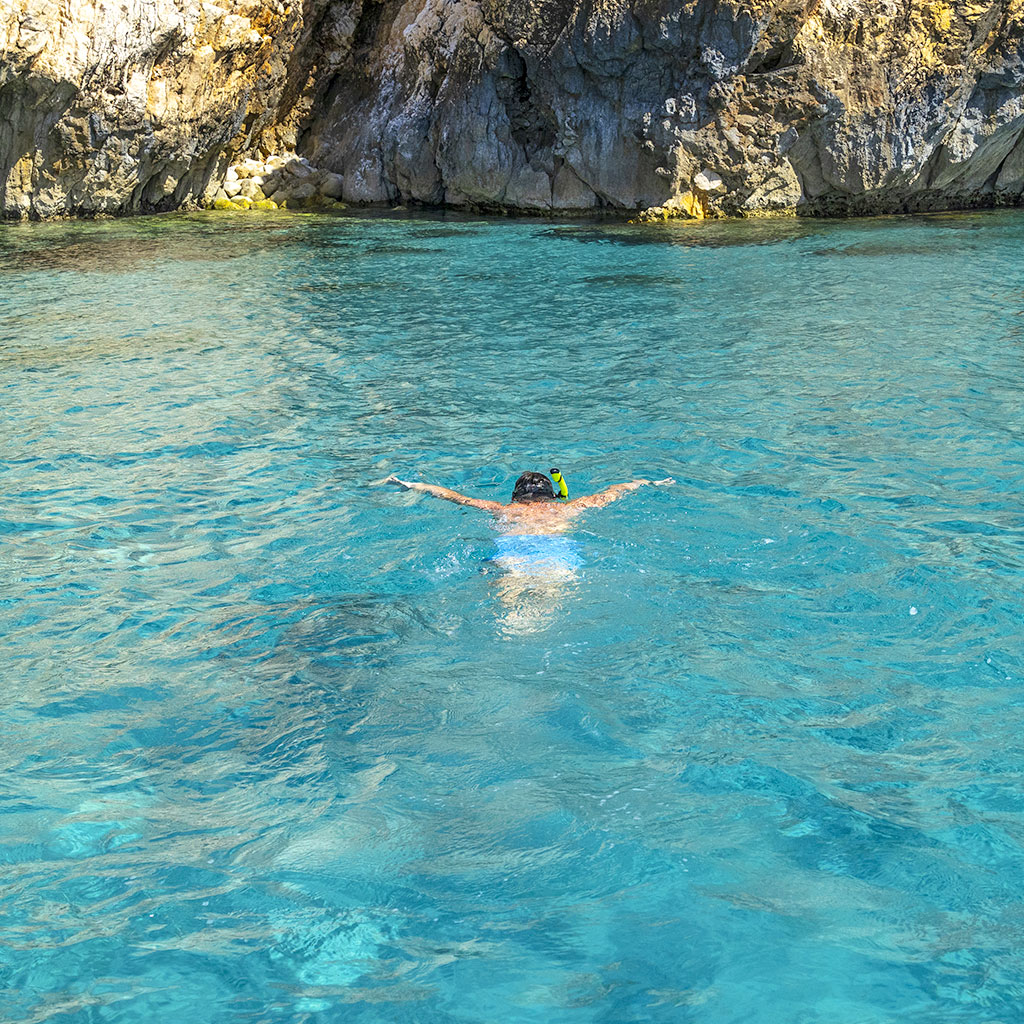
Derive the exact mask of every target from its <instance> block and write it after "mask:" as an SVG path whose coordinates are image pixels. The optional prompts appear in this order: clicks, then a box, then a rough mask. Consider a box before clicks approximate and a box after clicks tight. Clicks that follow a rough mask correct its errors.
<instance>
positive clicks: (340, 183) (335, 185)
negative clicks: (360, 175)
mask: <svg viewBox="0 0 1024 1024" xmlns="http://www.w3.org/2000/svg"><path fill="white" fill-rule="evenodd" d="M344 191H345V179H344V178H342V176H341V175H340V174H331V173H330V172H329V171H328V172H327V173H326V174H325V175H324V176H323V178H322V179H321V181H320V194H321V195H324V196H327V198H328V199H340V198H341V196H342V193H343V192H344Z"/></svg>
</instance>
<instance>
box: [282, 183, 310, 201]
mask: <svg viewBox="0 0 1024 1024" xmlns="http://www.w3.org/2000/svg"><path fill="white" fill-rule="evenodd" d="M282 192H283V193H284V198H285V199H287V200H289V201H290V202H304V201H305V200H307V199H311V198H312V197H313V196H315V195H316V185H314V184H313V182H311V181H300V182H296V183H295V184H294V185H285V186H283V187H282V188H280V189H278V191H276V192H275V193H274V195H275V196H279V195H281V193H282ZM275 201H276V202H280V199H277V200H275Z"/></svg>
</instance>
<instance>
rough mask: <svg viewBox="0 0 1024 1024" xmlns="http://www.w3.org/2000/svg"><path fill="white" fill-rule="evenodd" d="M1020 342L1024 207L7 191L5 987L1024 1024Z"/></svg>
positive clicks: (136, 1011)
mask: <svg viewBox="0 0 1024 1024" xmlns="http://www.w3.org/2000/svg"><path fill="white" fill-rule="evenodd" d="M1022 371H1024V214H1022V213H1018V212H1000V213H985V214H972V215H955V216H954V215H950V216H930V217H918V218H892V219H880V220H874V221H860V222H843V223H841V222H816V221H803V220H799V221H798V220H791V221H769V222H752V223H729V224H726V223H717V224H716V223H706V224H692V225H677V226H671V225H669V226H655V227H631V226H627V225H620V224H613V223H585V222H568V223H553V222H546V221H541V220H538V221H502V220H482V219H472V218H466V217H447V218H444V217H435V218H430V217H419V218H417V217H412V216H408V215H401V214H397V215H393V216H369V215H352V216H335V217H332V216H326V215H324V216H318V217H317V216H304V215H298V214H292V215H287V214H280V215H267V216H263V217H257V216H241V215H237V216H231V215H213V214H197V215H181V216H166V217H154V218H148V219H139V220H125V221H116V222H106V223H92V224H86V223H64V224H50V225H24V226H19V225H7V226H3V227H0V396H2V418H0V424H2V428H0V471H2V472H0V481H2V484H3V489H2V504H0V584H2V586H0V643H2V655H0V667H2V671H3V687H2V691H0V693H2V696H0V701H2V710H0V737H2V742H0V860H2V874H0V879H2V883H0V1019H3V1020H4V1021H10V1022H19V1024H21V1022H26V1024H27V1022H31V1024H39V1022H54V1024H149V1022H155V1021H161V1022H164V1021H166V1022H187V1024H236V1022H238V1024H241V1022H246V1024H284V1022H289V1024H291V1022H301V1024H329V1022H342V1021H344V1022H345V1024H385V1022H410V1024H490V1022H500V1024H627V1022H644V1024H676V1022H695V1024H697V1022H699V1024H897V1022H899V1024H967V1022H969V1024H981V1022H985V1024H996V1022H1001V1024H1011V1022H1015V1021H1018V1020H1019V1019H1020V1014H1021V1009H1020V1008H1021V1005H1022V1000H1024V692H1022V673H1024V648H1022V637H1024V617H1022V614H1021V602H1022V596H1021V595H1022V582H1024V512H1022V501H1021V485H1022V473H1021V464H1022V461H1024V374H1022ZM550 466H558V467H560V468H561V469H562V470H563V472H564V473H565V476H566V479H567V481H568V484H569V487H570V488H571V491H572V493H573V494H575V495H579V494H583V493H586V492H589V491H593V490H598V489H601V488H603V487H605V486H607V485H608V484H611V483H614V482H618V481H623V480H629V479H633V478H634V477H655V478H660V477H667V476H672V477H674V478H675V479H676V484H675V486H673V487H664V488H645V489H642V490H639V491H637V492H635V493H632V494H630V495H628V496H626V497H625V498H623V499H622V500H621V501H619V502H617V503H616V504H614V505H611V506H610V507H608V508H607V509H604V510H601V511H597V512H592V513H590V514H589V515H588V516H587V517H586V518H585V519H583V520H581V521H580V523H579V527H578V529H577V530H576V531H575V532H574V533H573V534H572V535H570V536H566V537H563V538H558V543H559V544H560V545H563V546H566V550H568V551H569V553H570V554H571V559H570V560H569V562H570V564H569V566H568V569H566V570H565V571H558V572H548V571H547V570H546V569H545V568H544V567H543V565H541V566H540V567H538V568H537V569H536V571H532V570H531V568H530V564H529V561H530V559H529V557H527V558H526V559H525V561H526V563H527V564H525V566H524V565H519V564H517V565H511V566H510V565H509V564H508V563H507V561H503V560H502V559H501V558H496V556H495V552H496V538H495V532H494V530H493V528H492V525H491V521H490V519H489V517H488V516H487V515H486V514H484V513H481V512H478V511H474V510H471V509H465V508H460V507H457V506H455V505H451V504H448V503H446V502H442V501H437V500H434V499H431V498H429V497H426V496H423V495H417V494H414V493H407V492H402V491H400V490H397V489H394V488H388V487H373V486H370V484H371V483H372V482H373V481H375V480H379V479H380V478H381V477H384V476H386V475H388V474H389V473H397V474H398V475H399V476H402V477H406V478H412V479H421V480H427V481H431V482H434V483H440V484H444V485H447V486H450V487H455V488H458V489H459V490H463V491H466V492H468V493H470V494H472V495H474V496H477V497H481V498H489V499H500V500H507V496H508V495H510V493H511V489H512V483H513V481H514V480H515V478H516V476H517V475H518V474H519V473H520V472H521V471H523V470H526V469H534V470H541V471H546V470H547V469H548V468H549V467H550ZM541 561H542V562H543V559H541Z"/></svg>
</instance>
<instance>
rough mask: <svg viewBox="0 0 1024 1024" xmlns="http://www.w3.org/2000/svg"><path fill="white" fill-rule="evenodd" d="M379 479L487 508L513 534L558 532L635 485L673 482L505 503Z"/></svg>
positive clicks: (431, 486)
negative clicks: (570, 497)
mask: <svg viewBox="0 0 1024 1024" xmlns="http://www.w3.org/2000/svg"><path fill="white" fill-rule="evenodd" d="M382 482H383V483H386V484H395V485H396V486H398V487H401V488H402V489H403V490H406V491H422V492H423V493H424V494H431V495H433V496H434V497H435V498H444V500H445V501H453V502H455V504H456V505H466V506H468V507H469V508H478V509H480V510H481V511H482V512H490V513H491V515H493V516H494V517H495V519H497V521H498V524H499V526H500V527H501V529H502V532H503V533H513V534H515V533H525V534H538V533H561V532H563V531H565V530H568V529H569V528H570V526H571V525H572V521H573V520H574V519H575V518H576V516H578V515H579V514H580V513H581V512H586V511H587V510H588V509H592V508H603V507H604V506H605V505H608V504H610V503H611V502H613V501H617V500H618V499H619V498H621V497H622V496H623V495H624V494H628V493H629V492H630V491H635V490H636V489H637V488H638V487H648V486H650V487H665V486H667V485H669V484H673V483H675V481H674V480H673V479H672V478H671V477H667V478H666V479H664V480H631V481H630V482H629V483H625V484H613V485H612V486H611V487H609V488H608V489H607V490H604V491H600V492H599V493H597V494H587V495H584V496H583V497H579V498H573V499H572V500H571V501H559V500H558V499H557V498H546V499H545V498H541V499H536V498H535V499H533V500H531V501H510V502H508V504H503V503H502V502H500V501H485V500H484V499H482V498H470V497H468V496H467V495H465V494H460V493H459V492H458V491H453V490H452V489H451V488H449V487H440V486H438V485H437V484H425V483H421V482H419V481H418V480H412V481H409V480H399V479H398V477H397V476H389V477H388V478H387V479H386V480H384V481H382Z"/></svg>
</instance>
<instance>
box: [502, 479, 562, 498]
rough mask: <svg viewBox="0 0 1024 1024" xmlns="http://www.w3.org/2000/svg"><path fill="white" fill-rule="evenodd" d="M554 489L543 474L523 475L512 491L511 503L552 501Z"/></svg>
mask: <svg viewBox="0 0 1024 1024" xmlns="http://www.w3.org/2000/svg"><path fill="white" fill-rule="evenodd" d="M554 500H555V489H554V487H552V486H551V481H550V480H549V479H548V478H547V477H546V476H545V475H544V474H543V473H524V474H523V475H522V476H521V477H520V478H519V479H518V480H517V481H516V485H515V487H514V488H513V489H512V501H513V502H521V501H554Z"/></svg>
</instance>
